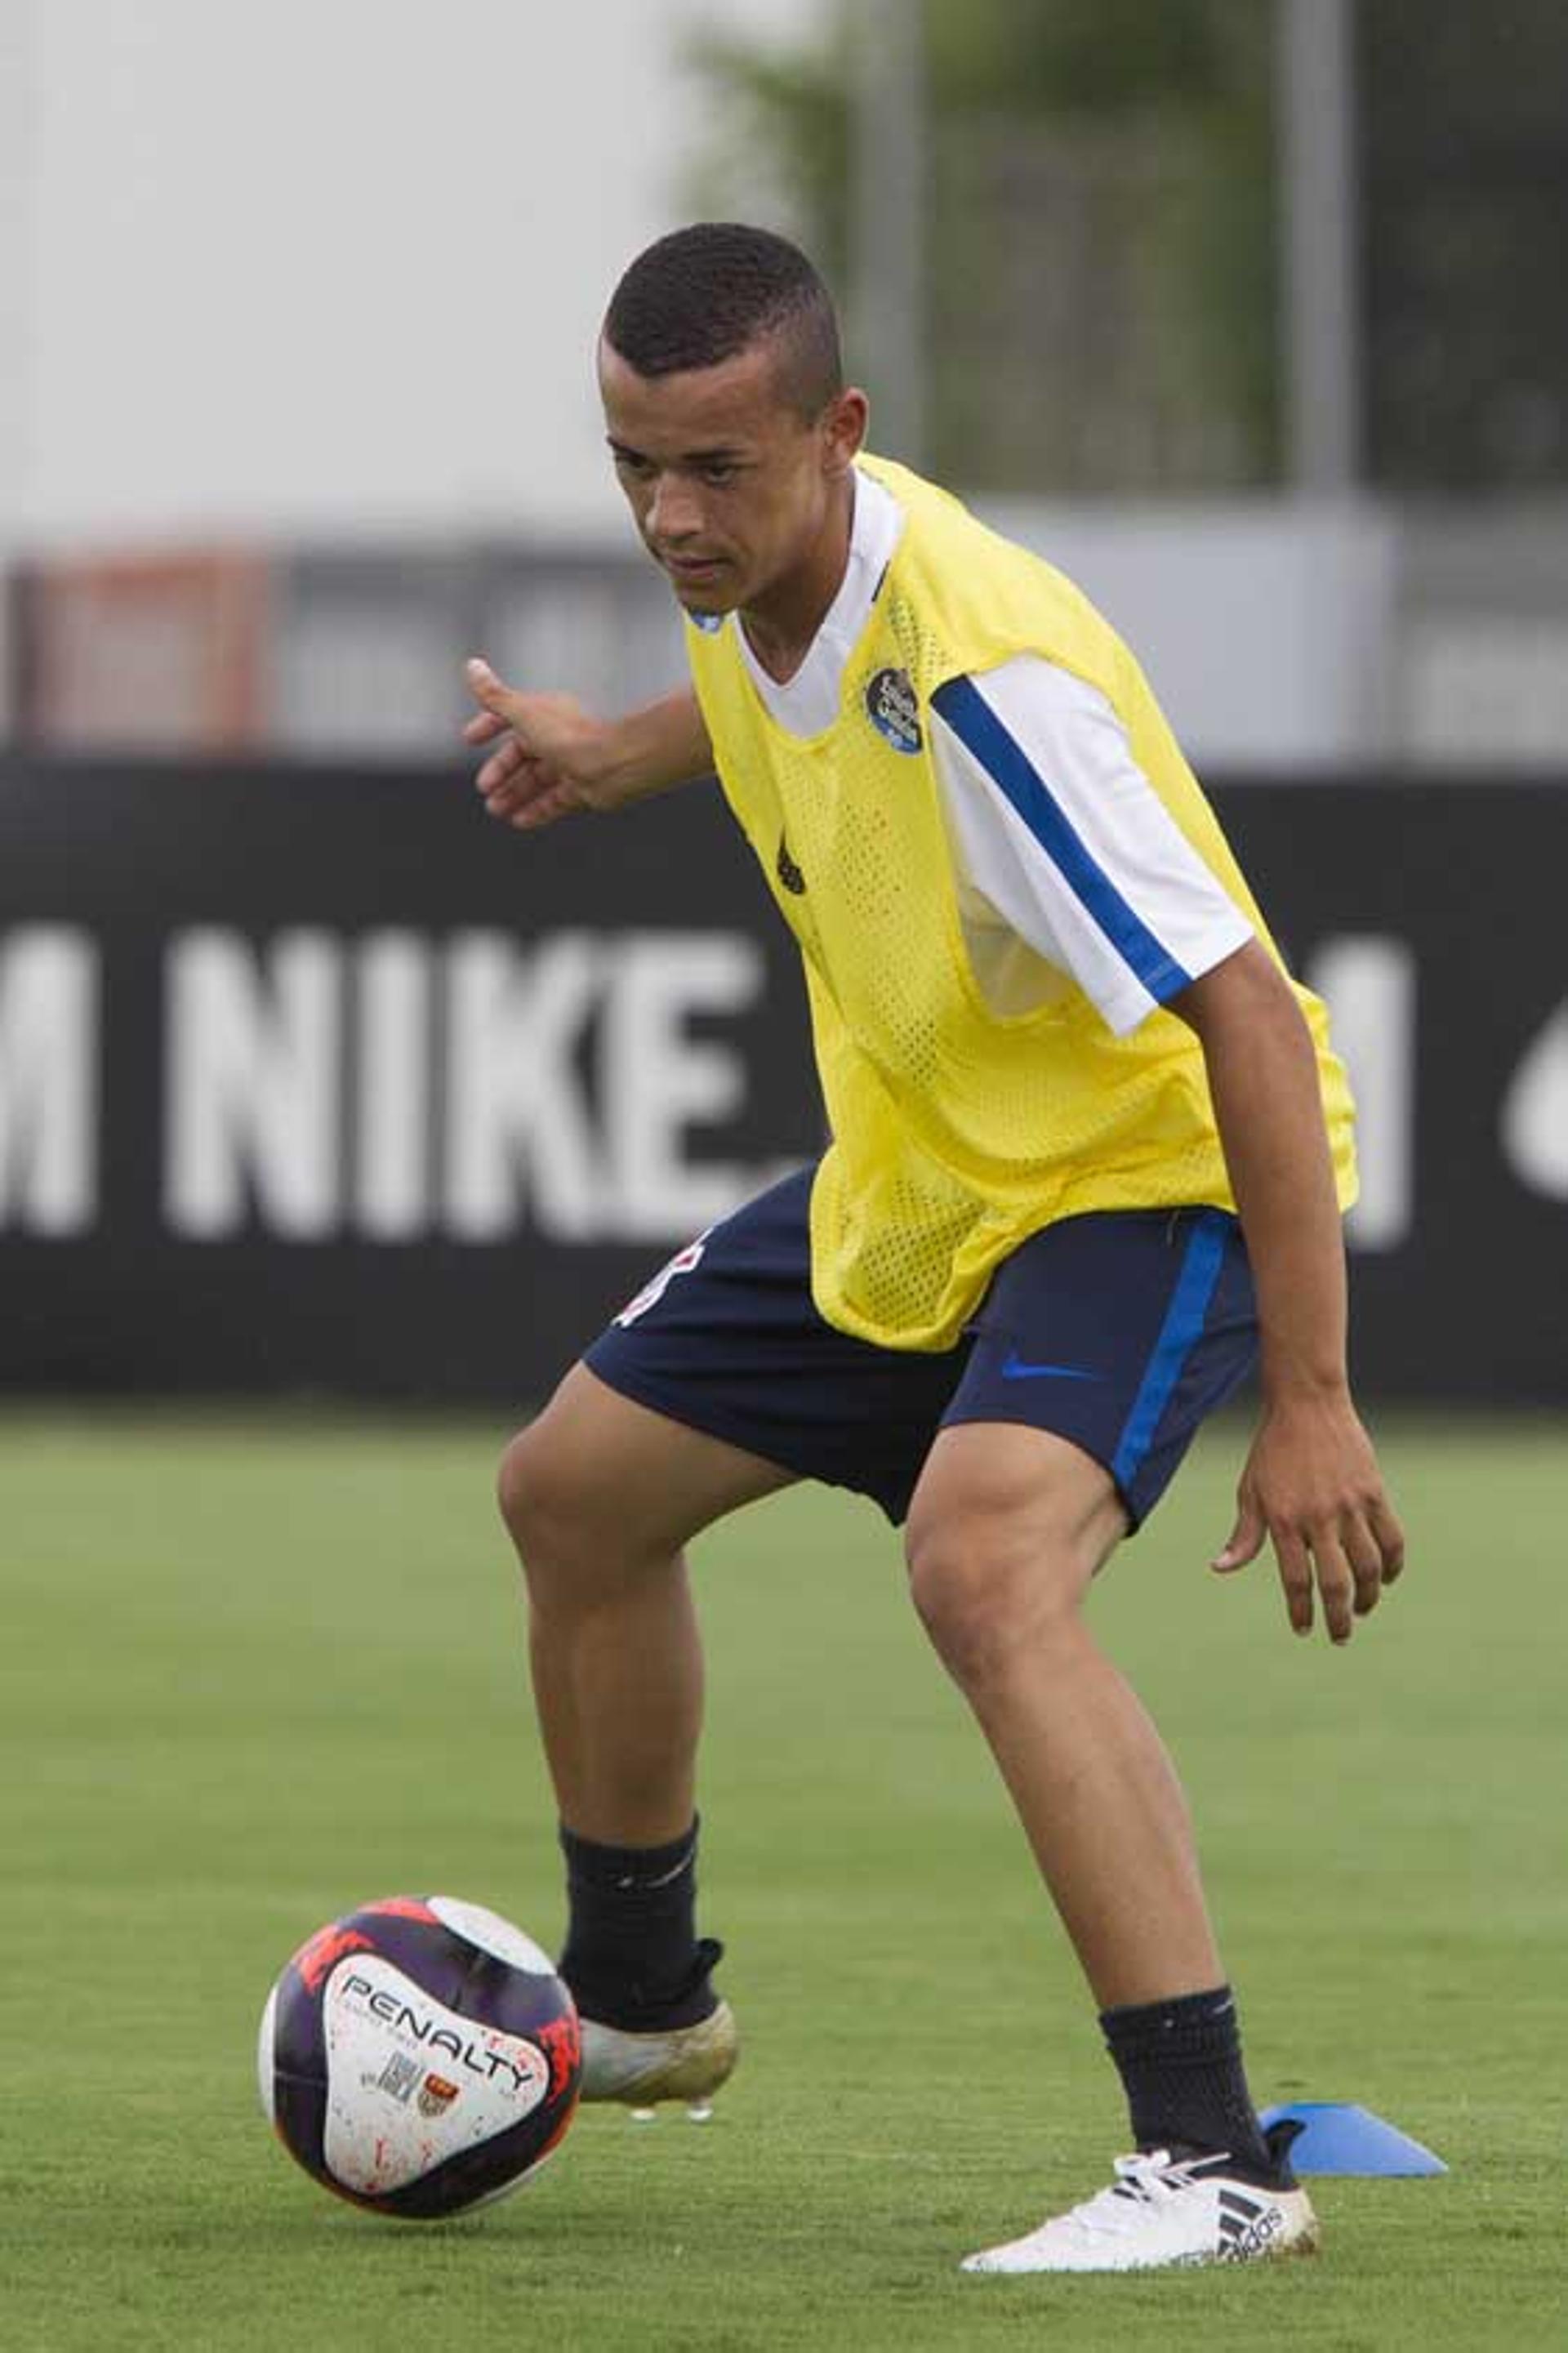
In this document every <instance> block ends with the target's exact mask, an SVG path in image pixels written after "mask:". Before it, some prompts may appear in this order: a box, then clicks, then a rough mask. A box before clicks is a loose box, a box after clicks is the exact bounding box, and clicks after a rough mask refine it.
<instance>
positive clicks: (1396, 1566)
mask: <svg viewBox="0 0 1568 2353" xmlns="http://www.w3.org/2000/svg"><path fill="white" fill-rule="evenodd" d="M1266 1536H1268V1537H1269V1538H1271V1539H1272V1541H1273V1545H1274V1552H1275V1556H1276V1558H1277V1559H1278V1561H1279V1578H1280V1582H1281V1584H1282V1585H1283V1586H1284V1588H1285V1608H1286V1611H1287V1614H1288V1615H1289V1620H1290V1623H1291V1626H1292V1627H1293V1628H1294V1630H1295V1631H1296V1632H1297V1633H1298V1634H1310V1632H1311V1630H1312V1618H1313V1601H1312V1596H1313V1588H1314V1585H1315V1586H1316V1589H1317V1593H1318V1596H1319V1598H1320V1599H1321V1602H1322V1607H1323V1621H1324V1624H1325V1625H1326V1626H1327V1628H1328V1631H1329V1637H1330V1640H1331V1641H1335V1642H1348V1641H1349V1640H1350V1637H1351V1630H1352V1627H1353V1626H1354V1623H1355V1620H1357V1619H1358V1618H1364V1617H1365V1615H1366V1613H1367V1611H1368V1610H1369V1609H1375V1608H1376V1606H1377V1601H1378V1598H1379V1596H1380V1595H1381V1593H1382V1591H1383V1588H1384V1586H1385V1585H1392V1584H1393V1583H1394V1578H1395V1577H1397V1576H1398V1575H1399V1573H1400V1571H1401V1569H1402V1568H1403V1567H1404V1566H1405V1536H1404V1532H1403V1530H1402V1529H1401V1527H1400V1525H1399V1521H1398V1518H1397V1516H1396V1515H1395V1514H1394V1506H1393V1504H1391V1503H1390V1502H1389V1499H1388V1495H1387V1493H1386V1491H1385V1489H1384V1483H1383V1474H1382V1472H1380V1470H1379V1469H1378V1465H1377V1457H1376V1455H1375V1454H1374V1453H1373V1448H1372V1440H1370V1439H1369V1438H1368V1436H1367V1434H1366V1431H1365V1430H1363V1428H1362V1425H1361V1421H1360V1419H1359V1418H1358V1416H1357V1414H1356V1410H1355V1408H1354V1407H1353V1406H1352V1403H1351V1400H1350V1398H1349V1397H1348V1396H1346V1395H1344V1394H1343V1393H1341V1394H1338V1395H1333V1396H1329V1397H1321V1396H1316V1395H1314V1396H1311V1397H1307V1398H1290V1399H1288V1400H1286V1401H1284V1402H1277V1403H1275V1404H1273V1405H1271V1406H1270V1407H1269V1408H1268V1410H1267V1411H1266V1413H1265V1415H1264V1418H1263V1422H1262V1425H1261V1427H1260V1428H1259V1430H1258V1435H1257V1437H1256V1438H1255V1439H1254V1440H1253V1443H1252V1451H1251V1452H1250V1453H1249V1454H1248V1456H1247V1467H1246V1469H1245V1470H1244V1471H1243V1472H1242V1474H1241V1480H1240V1483H1239V1484H1238V1486H1237V1518H1236V1525H1235V1527H1234V1528H1233V1529H1232V1530H1231V1534H1230V1538H1229V1541H1228V1542H1227V1543H1226V1546H1225V1548H1224V1550H1223V1551H1221V1552H1220V1553H1219V1554H1218V1555H1217V1556H1215V1559H1214V1560H1213V1561H1212V1562H1211V1563H1210V1567H1213V1568H1215V1569H1217V1570H1219V1572H1220V1573H1221V1575H1222V1576H1223V1575H1228V1574H1229V1573H1230V1572H1231V1571H1232V1570H1234V1569H1238V1568H1245V1567H1246V1566H1247V1562H1248V1561H1250V1560H1255V1559H1256V1558H1257V1556H1258V1553H1259V1552H1260V1551H1261V1550H1262V1548H1263V1540H1264V1538H1265V1537H1266Z"/></svg>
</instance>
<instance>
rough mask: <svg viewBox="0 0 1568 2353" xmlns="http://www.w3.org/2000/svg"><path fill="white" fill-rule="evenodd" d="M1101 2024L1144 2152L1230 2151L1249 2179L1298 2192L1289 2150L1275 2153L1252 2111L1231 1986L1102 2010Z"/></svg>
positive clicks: (1187, 2154)
mask: <svg viewBox="0 0 1568 2353" xmlns="http://www.w3.org/2000/svg"><path fill="white" fill-rule="evenodd" d="M1100 2026H1101V2028H1102V2030H1103V2031H1104V2034H1105V2042H1106V2048H1107V2049H1108V2050H1109V2052H1110V2055H1111V2057H1112V2059H1114V2060H1115V2062H1116V2068H1117V2073H1119V2074H1120V2075H1121V2084H1122V2089H1123V2090H1124V2091H1125V2093H1126V2094H1127V2105H1128V2108H1129V2110H1130V2111H1131V2117H1132V2137H1133V2140H1134V2142H1135V2143H1136V2144H1137V2146H1138V2147H1140V2148H1142V2149H1153V2148H1164V2149H1169V2150H1170V2151H1171V2154H1172V2155H1173V2156H1181V2157H1192V2156H1194V2155H1207V2154H1209V2153H1212V2152H1216V2151H1218V2150H1221V2149H1224V2150H1225V2151H1226V2153H1227V2154H1228V2155H1229V2156H1230V2157H1231V2158H1232V2159H1233V2160H1234V2161H1235V2165H1236V2168H1237V2172H1238V2173H1240V2174H1241V2175H1243V2177H1244V2178H1246V2179H1248V2180H1257V2181H1259V2182H1265V2183H1268V2185H1269V2186H1270V2187H1271V2188H1277V2189H1289V2187H1291V2186H1292V2183H1293V2179H1294V2177H1293V2176H1292V2174H1291V2171H1290V2166H1289V2156H1288V2153H1287V2148H1288V2145H1287V2147H1270V2146H1269V2143H1268V2141H1267V2140H1266V2139H1265V2138H1264V2136H1263V2130H1262V2127H1261V2126H1260V2125H1259V2124H1258V2116H1257V2114H1256V2112H1255V2110H1254V2108H1253V2105H1252V2096H1251V2094H1250V2093H1249V2092H1248V2091H1247V2075H1246V2072H1245V2070H1244V2069H1243V2067H1242V2063H1241V2036H1240V2031H1239V2030H1238V2028H1237V2017H1236V2000H1235V1997H1234V1996H1233V1994H1232V1993H1231V1989H1230V1988H1229V1987H1228V1986H1216V1987H1215V1989H1214V1990H1213V1991H1212V1992H1209V1993H1189V1994H1181V1995H1178V1996H1177V1997H1176V1998H1175V1999H1174V2000H1171V2001H1152V2002H1144V2003H1140V2004H1138V2005H1136V2006H1135V2007H1131V2008H1128V2009H1125V2010H1102V2011H1101V2013H1100Z"/></svg>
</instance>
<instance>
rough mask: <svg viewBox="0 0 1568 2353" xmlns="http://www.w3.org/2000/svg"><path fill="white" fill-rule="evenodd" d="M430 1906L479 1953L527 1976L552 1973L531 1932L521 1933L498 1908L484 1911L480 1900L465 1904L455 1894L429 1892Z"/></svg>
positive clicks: (552, 1964) (438, 1918)
mask: <svg viewBox="0 0 1568 2353" xmlns="http://www.w3.org/2000/svg"><path fill="white" fill-rule="evenodd" d="M430 1909H431V1911H432V1912H434V1914H435V1915H436V1917H437V1920H439V1921H440V1922H441V1923H442V1925H443V1926H445V1927H447V1928H450V1929H452V1930H453V1931H454V1932H455V1934H456V1935H458V1936H466V1937H467V1938H468V1942H469V1944H470V1945H477V1946H478V1947H479V1950H480V1951H481V1952H482V1953H492V1954H493V1955H494V1956H495V1957H496V1959H497V1960H498V1961H510V1963H511V1966H512V1968H514V1969H522V1970H523V1971H525V1973H526V1974H527V1975H528V1976H529V1977H532V1978H551V1977H553V1976H554V1974H555V1964H554V1962H553V1961H552V1959H551V1958H550V1957H549V1955H548V1954H547V1953H543V1952H542V1951H541V1950H540V1948H539V1947H538V1946H537V1945H536V1944H535V1943H534V1941H533V1939H532V1937H531V1936H524V1934H523V1932H522V1930H521V1928H520V1927H518V1926H517V1925H516V1923H515V1922H514V1921H511V1920H503V1919H502V1918H501V1915H500V1913H499V1912H487V1911H486V1909H485V1907H484V1905H482V1904H465V1903H464V1902H463V1900H462V1898H461V1897H460V1896H458V1895H432V1896H431V1898H430Z"/></svg>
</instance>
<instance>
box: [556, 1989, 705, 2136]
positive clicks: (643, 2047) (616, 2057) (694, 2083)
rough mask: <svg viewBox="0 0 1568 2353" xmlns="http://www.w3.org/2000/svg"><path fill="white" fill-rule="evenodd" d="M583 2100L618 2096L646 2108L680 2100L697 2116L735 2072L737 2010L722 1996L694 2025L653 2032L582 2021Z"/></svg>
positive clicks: (637, 2107)
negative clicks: (711, 2010)
mask: <svg viewBox="0 0 1568 2353" xmlns="http://www.w3.org/2000/svg"><path fill="white" fill-rule="evenodd" d="M582 2023H583V2091H582V2096H583V2098H584V2100H620V2101H622V2102H623V2103H624V2104H625V2105H626V2106H627V2107H628V2108H631V2109H633V2110H635V2111H637V2112H638V2113H639V2114H640V2113H644V2112H646V2111H647V2110H649V2109H652V2108H654V2107H656V2106H658V2104H659V2102H660V2101H663V2100H684V2101H685V2102H686V2104H687V2105H688V2107H689V2109H691V2110H692V2111H693V2113H694V2115H696V2116H697V2120H698V2121H700V2122H706V2120H707V2115H706V2112H707V2111H708V2108H709V2104H710V2101H711V2099H712V2096H713V2094H714V2093H715V2092H716V2091H717V2090H718V2089H719V2086H720V2084H723V2083H727V2082H728V2080H729V2078H730V2076H731V2074H732V2073H734V2068H735V2062H736V2060H737V2059H738V2058H739V2057H740V2055H741V2038H740V2036H739V2034H738V2033H737V2032H736V2030H735V2014H734V2012H733V2010H731V2008H730V2005H729V2003H728V2002H727V2001H721V2003H720V2004H719V2007H718V2009H717V2010H714V2012H713V2014H712V2016H711V2017H710V2018H704V2019H700V2020H699V2021H698V2023H697V2024H696V2025H695V2026H671V2027H667V2028H666V2029H665V2030H664V2031H662V2032H659V2033H655V2034H628V2033H626V2031H625V2030H624V2029H623V2028H621V2027H618V2026H601V2025H600V2024H599V2022H598V2021H597V2020H596V2019H593V2018H585V2019H584V2021H583V2022H582Z"/></svg>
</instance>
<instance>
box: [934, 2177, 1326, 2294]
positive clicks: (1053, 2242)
mask: <svg viewBox="0 0 1568 2353" xmlns="http://www.w3.org/2000/svg"><path fill="white" fill-rule="evenodd" d="M1229 2164H1230V2159H1229V2158H1228V2157H1225V2156H1219V2157H1204V2158H1193V2159H1190V2160H1188V2161H1186V2162H1178V2161H1177V2160H1176V2159H1174V2158H1172V2157H1171V2156H1170V2155H1169V2154H1168V2153H1167V2151H1165V2150H1164V2149H1155V2150H1154V2151H1152V2153H1151V2154H1149V2155H1147V2156H1141V2157H1119V2158H1117V2160H1116V2179H1115V2180H1114V2181H1113V2182H1112V2183H1111V2185H1110V2189H1102V2190H1100V2192H1099V2194H1098V2196H1096V2197H1093V2198H1090V2199H1088V2200H1085V2202H1084V2203H1083V2205H1081V2206H1075V2207H1073V2209H1072V2211H1070V2212H1069V2213H1067V2214H1058V2215H1057V2216H1055V2217H1054V2218H1053V2219H1052V2220H1050V2221H1045V2222H1042V2223H1041V2224H1040V2227H1039V2229H1038V2230H1037V2231H1031V2232H1029V2233H1028V2235H1027V2237H1026V2238H1022V2239H1012V2240H1009V2242H1007V2244H1006V2245H1005V2246H1002V2247H986V2248H985V2249H984V2251H983V2252H982V2253H979V2254H977V2255H968V2256H966V2257H965V2258H964V2262H963V2269H964V2270H965V2271H966V2272H1144V2271H1157V2270H1159V2269H1161V2268H1162V2267H1163V2266H1165V2265H1167V2264H1191V2263H1259V2262H1262V2261H1263V2260H1265V2259H1266V2258H1268V2257H1271V2256H1274V2255H1311V2254H1316V2253H1317V2251H1318V2218H1317V2216H1316V2215H1315V2214H1314V2213H1313V2211H1312V2207H1311V2201H1310V2199H1309V2198H1308V2196H1307V2193H1306V2191H1305V2190H1304V2189H1259V2188H1258V2185H1257V2183H1256V2182H1252V2181H1242V2180H1238V2179H1237V2177H1236V2175H1235V2174H1233V2173H1231V2172H1228V2171H1227V2170H1226V2168H1227V2167H1228V2166H1229Z"/></svg>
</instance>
